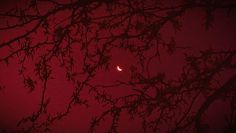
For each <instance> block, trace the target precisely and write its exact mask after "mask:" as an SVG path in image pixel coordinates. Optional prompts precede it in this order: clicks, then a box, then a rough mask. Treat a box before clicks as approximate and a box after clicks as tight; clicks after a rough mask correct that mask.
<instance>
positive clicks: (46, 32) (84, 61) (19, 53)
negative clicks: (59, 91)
mask: <svg viewBox="0 0 236 133" xmlns="http://www.w3.org/2000/svg"><path fill="white" fill-rule="evenodd" d="M235 8H236V3H235V2H231V1H218V0H205V1H203V0H184V1H177V2H176V3H174V4H171V3H169V2H163V1H159V0H136V1H131V0H127V1H125V0H70V1H67V0H65V1H60V2H59V1H55V0H29V1H27V2H26V4H25V5H21V6H16V7H14V8H13V9H11V10H8V11H5V12H3V11H2V12H0V18H1V19H2V20H3V21H2V22H1V27H0V32H3V33H4V32H12V31H17V33H18V34H17V35H16V36H11V37H9V38H7V39H6V40H4V41H1V42H0V50H2V51H5V52H4V53H5V54H4V55H3V56H1V57H0V62H1V63H6V64H8V65H9V64H10V63H11V61H14V60H18V61H19V65H20V68H18V69H19V76H22V79H23V84H24V86H25V88H27V89H29V92H31V93H33V92H34V91H35V89H37V87H38V86H39V85H41V89H40V90H41V94H40V95H41V97H40V103H39V107H38V109H37V110H36V111H32V114H29V115H28V116H25V117H23V118H22V119H21V120H19V121H18V122H17V127H16V129H13V130H8V129H2V131H3V132H24V133H30V132H35V131H42V132H50V131H51V126H52V125H53V124H56V122H57V121H61V120H63V118H64V117H66V116H67V115H68V114H69V113H70V112H71V110H72V109H73V108H74V107H75V106H84V107H86V108H90V107H91V106H93V105H92V104H91V103H92V102H91V101H89V100H88V99H86V98H83V96H82V94H84V93H86V95H88V96H90V97H93V98H94V101H96V103H98V104H99V105H101V106H102V107H104V109H105V111H103V112H100V115H98V116H94V118H93V119H92V120H91V123H90V126H89V127H90V128H89V129H88V132H91V133H92V132H96V131H97V128H98V127H99V126H105V127H107V126H109V127H108V128H107V129H108V132H119V126H120V118H121V117H122V114H123V113H127V114H128V116H130V118H132V119H140V120H142V122H141V125H142V130H143V132H163V131H165V130H164V129H163V128H164V127H165V126H166V125H167V126H168V125H169V126H170V127H169V129H168V131H167V132H173V133H175V132H199V133H200V132H207V127H208V125H207V124H205V123H204V122H203V120H202V117H203V115H205V114H207V110H208V108H209V107H210V106H211V105H212V104H213V103H214V102H215V101H217V100H222V99H224V100H225V99H226V100H228V101H231V114H228V115H230V116H229V118H231V120H229V121H230V122H228V128H227V132H234V131H235V128H233V126H234V125H235V116H236V115H235V109H236V108H235V101H234V100H232V99H235V94H236V92H235V86H236V85H235V84H236V77H235V76H236V75H235V73H232V75H230V76H232V77H231V78H229V79H228V80H227V81H225V82H223V81H221V79H220V78H219V77H220V76H222V75H224V74H225V73H227V71H230V72H235V67H236V64H235V54H236V49H235V48H231V49H224V50H215V49H206V50H202V51H200V50H199V51H198V53H196V54H192V55H191V54H186V55H185V58H184V59H183V60H184V61H185V64H184V66H183V68H182V72H181V75H180V76H179V77H178V78H176V79H169V78H168V77H167V75H166V72H160V73H158V74H152V71H151V70H150V66H151V63H153V62H154V59H159V60H161V59H160V57H161V52H160V49H161V48H164V50H165V52H166V53H165V54H168V55H171V54H174V53H175V52H176V51H177V50H179V49H181V50H184V51H187V50H189V49H190V48H189V47H184V46H179V45H178V44H177V43H176V40H175V38H172V39H171V40H170V41H169V40H165V39H164V38H163V37H162V32H161V30H162V29H164V28H165V26H166V25H167V24H171V25H172V28H173V30H175V31H176V32H178V31H179V30H181V27H182V26H184V25H182V23H181V17H184V14H185V13H188V12H191V10H193V9H200V10H201V11H203V12H204V13H205V19H204V28H205V29H206V30H207V29H209V28H211V27H212V24H213V23H214V17H215V16H214V14H215V11H216V10H224V11H225V10H226V11H230V10H234V9H235ZM229 14H230V12H229ZM5 22H6V23H5ZM19 30H20V31H19ZM18 31H19V32H18ZM115 49H121V50H124V51H128V53H129V54H131V55H133V56H134V57H135V58H136V60H137V63H136V64H134V65H132V66H131V67H130V69H129V70H128V71H129V72H130V77H129V79H128V81H120V80H117V81H115V82H113V83H111V84H99V83H96V82H94V79H96V75H97V74H98V71H99V70H104V71H109V68H110V67H111V64H110V63H111V61H112V60H113V57H112V56H111V53H112V52H113V51H114V50H115ZM78 56H80V57H81V58H80V59H79V62H77V61H78V60H77V58H78ZM27 61H31V62H33V64H34V68H33V69H32V68H30V67H29V66H27V63H26V62H27ZM55 61H57V62H59V65H55ZM78 64H79V68H80V69H79V70H78V69H77V67H78ZM55 67H56V68H63V70H64V73H65V79H67V80H68V83H70V84H72V85H73V86H74V88H73V92H72V93H71V95H70V100H69V101H67V105H66V106H65V107H64V111H62V112H57V113H55V114H52V113H50V112H48V106H50V103H51V101H52V100H51V98H50V96H49V95H47V90H48V89H49V82H50V81H51V80H57V78H56V77H54V76H53V75H54V74H55V71H54V69H55ZM29 69H30V70H33V71H34V73H33V74H31V75H30V74H28V73H27V71H28V70H29ZM119 87H123V88H129V90H131V93H127V94H125V95H122V96H116V95H114V94H112V92H111V91H109V89H110V88H119ZM2 88H4V89H7V86H2V85H1V84H0V91H1V90H2ZM202 96H204V97H205V100H203V102H202V103H201V104H198V103H199V101H201V100H199V97H202ZM196 106H197V107H196ZM45 116H46V117H45ZM108 120H111V123H110V125H106V124H104V123H105V122H106V121H108ZM226 123H227V121H226Z"/></svg>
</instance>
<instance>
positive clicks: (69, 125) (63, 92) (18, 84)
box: [0, 2, 236, 133]
mask: <svg viewBox="0 0 236 133" xmlns="http://www.w3.org/2000/svg"><path fill="white" fill-rule="evenodd" d="M12 4H13V2H9V4H7V3H4V2H1V6H0V8H2V9H3V8H4V7H8V6H10V5H12ZM4 5H5V6H4ZM234 14H235V12H232V13H231V15H229V16H227V15H226V13H225V12H224V11H221V10H218V11H216V16H215V20H214V23H213V27H212V28H210V29H209V30H207V31H206V30H205V29H204V27H203V25H202V24H203V19H204V13H203V12H202V11H200V10H192V11H191V12H187V13H186V14H185V15H184V16H183V17H182V18H181V19H182V25H183V27H182V29H181V31H177V32H176V33H175V32H174V31H173V30H172V28H171V25H169V24H167V25H165V26H164V27H163V28H162V29H161V33H162V34H163V37H164V38H165V39H166V40H170V39H171V37H172V36H173V37H174V38H175V39H176V43H177V45H179V46H184V47H189V49H187V50H182V49H178V50H177V51H176V52H175V53H174V54H173V55H168V54H166V51H165V50H163V49H162V48H160V54H161V57H160V60H159V59H155V60H154V61H153V62H152V64H151V66H150V71H151V74H153V75H154V74H156V73H158V72H163V71H164V72H166V74H167V78H169V79H176V78H178V76H179V74H180V72H181V68H182V65H183V62H184V53H196V52H197V51H199V50H203V49H205V48H214V49H219V50H220V49H228V48H235V40H236V38H235V36H236V30H235V28H234V27H235V24H236V17H235V15H234ZM0 19H1V18H0ZM18 33H19V32H18V31H16V32H5V31H1V32H0V41H1V42H2V41H4V40H5V39H6V38H7V37H10V36H12V35H13V36H14V35H17V34H18ZM78 49H79V48H78V47H76V46H75V48H74V50H75V51H76V50H78ZM6 53H7V51H6V50H0V56H3V55H5V54H6ZM77 56H78V60H77V63H78V64H77V65H76V68H77V69H80V62H79V61H80V59H81V57H80V56H79V55H77ZM111 57H112V60H111V62H110V67H109V70H108V71H104V70H99V71H98V72H97V75H96V77H95V78H94V81H93V82H94V83H97V84H107V83H108V84H109V83H114V82H115V81H117V80H121V81H127V80H128V79H129V76H130V72H129V68H130V66H131V65H133V64H135V62H136V59H135V57H134V56H133V55H131V54H130V53H129V52H127V51H124V50H120V49H114V50H113V51H112V52H111ZM9 62H10V63H9V65H6V64H4V63H0V85H4V86H5V88H4V89H3V90H1V91H0V127H1V128H5V129H14V128H15V127H16V125H15V124H16V123H17V121H18V120H20V119H21V118H22V117H23V116H27V115H29V114H31V113H32V112H34V111H36V110H37V109H38V107H39V106H38V104H39V102H40V97H41V87H42V85H41V84H40V81H37V82H38V84H37V87H36V89H35V91H33V92H31V93H29V90H28V89H26V88H25V87H24V84H23V79H22V77H21V76H19V75H18V68H19V65H18V63H17V60H16V59H15V58H13V59H11V60H10V61H9ZM33 65H34V63H33V61H30V60H29V61H28V62H27V66H28V67H29V68H31V67H33ZM53 65H54V66H53V71H54V75H53V77H55V79H52V80H50V81H49V86H48V88H49V89H48V91H47V94H46V95H47V96H48V97H50V99H51V101H50V106H49V108H48V111H49V112H50V113H52V114H53V113H56V112H58V111H64V109H65V107H66V104H67V103H68V101H69V99H70V96H71V93H72V91H73V86H72V85H71V84H70V83H68V82H67V81H66V78H65V73H64V71H63V69H62V68H59V67H57V65H58V62H56V61H55V62H54V64H53ZM117 65H119V66H121V67H122V69H123V71H121V72H119V71H117V70H116V66H117ZM27 72H28V73H29V74H33V73H34V71H33V69H29V70H28V71H27ZM226 77H227V76H226ZM222 80H224V79H222ZM108 89H109V90H106V91H107V92H109V93H110V94H112V95H113V96H114V97H115V96H119V95H125V94H128V93H129V90H127V89H128V88H125V87H117V88H108ZM83 96H84V97H85V98H88V99H93V95H88V94H86V93H85V94H84V95H83ZM91 101H92V102H91V103H92V106H91V107H89V108H86V107H84V106H76V107H74V108H73V109H72V112H71V113H70V114H69V115H68V116H66V117H65V118H64V119H63V120H62V121H57V122H56V123H55V124H54V125H53V128H52V132H53V133H58V132H71V133H75V132H81V133H82V132H87V129H88V126H89V123H90V122H91V118H93V117H94V116H96V115H99V114H100V113H101V112H102V111H103V110H104V107H103V106H101V105H99V104H97V103H96V102H94V101H93V100H91ZM226 110H227V109H226V108H224V105H223V104H222V103H221V102H218V104H217V103H215V104H214V105H212V106H211V108H210V109H209V112H211V113H209V114H210V115H209V116H208V117H207V118H206V119H207V121H211V122H210V123H211V124H212V125H213V126H219V127H220V126H221V123H220V121H221V120H222V119H223V115H222V114H223V113H224V112H226ZM107 123H109V122H107ZM104 127H105V126H101V127H99V129H98V131H100V130H103V128H104ZM140 130H141V125H140V123H139V119H135V120H130V119H129V117H128V116H127V115H126V114H125V113H124V114H123V117H121V122H120V126H119V131H120V132H129V131H130V132H131V131H132V132H133V133H138V132H140Z"/></svg>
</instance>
